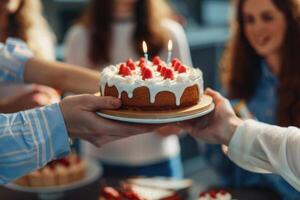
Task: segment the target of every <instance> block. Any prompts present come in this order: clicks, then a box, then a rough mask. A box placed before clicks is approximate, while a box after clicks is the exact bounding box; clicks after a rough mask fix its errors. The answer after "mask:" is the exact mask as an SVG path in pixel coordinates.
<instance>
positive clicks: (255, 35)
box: [242, 0, 287, 57]
mask: <svg viewBox="0 0 300 200" xmlns="http://www.w3.org/2000/svg"><path fill="white" fill-rule="evenodd" d="M242 9H243V10H242V13H243V22H244V33H245V35H246V38H247V39H248V41H249V43H250V44H251V46H252V47H253V48H254V49H255V51H256V53H257V54H259V55H260V56H263V57H267V56H269V55H272V54H277V53H278V52H279V50H280V49H281V47H282V45H283V41H284V38H285V33H286V29H287V24H286V19H285V16H284V15H283V13H281V12H280V11H279V10H278V9H277V7H276V6H275V5H274V4H273V3H272V0H246V1H245V3H244V5H243V8H242Z"/></svg>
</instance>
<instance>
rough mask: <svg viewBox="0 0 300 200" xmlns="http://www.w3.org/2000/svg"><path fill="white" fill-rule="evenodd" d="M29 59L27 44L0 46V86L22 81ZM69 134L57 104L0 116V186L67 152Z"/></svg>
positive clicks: (16, 41)
mask: <svg viewBox="0 0 300 200" xmlns="http://www.w3.org/2000/svg"><path fill="white" fill-rule="evenodd" d="M31 56H32V54H31V52H30V51H29V50H28V49H27V47H26V45H25V44H24V43H23V42H22V41H19V40H15V39H9V40H7V41H6V44H5V45H3V44H1V43H0V83H1V82H2V83H3V82H8V81H10V82H22V81H23V73H24V67H25V63H26V62H27V60H28V59H29V58H30V57H31ZM69 151H70V147H69V143H68V134H67V130H66V126H65V124H64V119H63V116H62V113H61V110H60V107H59V105H58V104H52V105H49V106H46V107H42V108H37V109H31V110H27V111H23V112H18V113H13V114H0V185H3V184H5V183H8V182H10V181H12V180H14V179H16V178H18V177H20V176H22V175H25V174H26V173H29V172H31V171H33V170H35V169H37V168H40V167H42V166H44V165H45V164H47V163H48V162H49V161H50V160H52V159H56V158H59V157H62V156H65V155H67V154H68V153H69Z"/></svg>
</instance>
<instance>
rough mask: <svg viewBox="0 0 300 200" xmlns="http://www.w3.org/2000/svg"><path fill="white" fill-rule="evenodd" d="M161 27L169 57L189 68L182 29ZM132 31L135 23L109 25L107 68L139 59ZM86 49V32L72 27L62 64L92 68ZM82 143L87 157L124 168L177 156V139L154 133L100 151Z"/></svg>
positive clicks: (165, 23)
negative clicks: (167, 41)
mask: <svg viewBox="0 0 300 200" xmlns="http://www.w3.org/2000/svg"><path fill="white" fill-rule="evenodd" d="M161 25H162V27H163V28H164V29H165V31H168V33H169V35H170V37H171V38H170V39H171V40H172V41H173V51H172V52H173V56H172V57H177V58H179V59H180V60H182V62H183V63H185V64H187V65H189V66H192V62H191V56H190V50H189V47H188V42H187V39H186V35H185V32H184V30H183V28H182V27H181V26H180V25H179V24H178V23H176V22H175V21H172V20H162V22H161ZM134 28H135V23H134V22H132V21H122V22H115V23H114V24H113V26H112V30H113V31H112V34H113V37H112V44H111V45H112V48H111V53H110V55H111V63H107V65H109V64H117V63H120V62H124V61H125V60H126V59H127V58H131V59H133V60H137V59H139V57H140V56H139V55H138V54H137V53H136V51H135V49H134V47H133V45H132V44H133V43H132V35H133V31H134ZM162 31H163V30H162ZM88 46H89V38H88V30H87V29H86V28H84V27H83V26H79V25H76V26H73V27H72V28H71V29H70V31H69V32H68V34H67V37H66V42H65V58H66V61H67V62H68V63H72V64H76V65H80V66H85V67H93V65H92V64H91V62H90V61H89V59H88V56H87V55H88ZM148 48H151V47H148ZM159 56H160V57H161V58H162V59H163V60H166V59H167V48H165V49H163V50H162V52H161V53H160V54H159ZM99 70H100V67H99ZM83 143H84V153H86V154H87V155H90V156H93V157H97V158H99V159H101V160H103V161H106V162H109V163H112V164H122V165H128V166H139V165H147V164H154V163H157V162H160V161H163V160H166V159H168V158H170V157H173V156H176V155H178V154H179V152H180V147H179V142H178V137H177V136H175V135H172V136H168V137H162V136H160V135H159V134H157V133H146V134H142V135H138V136H133V137H130V138H126V139H122V140H119V141H115V142H112V143H109V144H106V145H104V146H103V147H101V148H100V149H97V148H95V147H94V146H93V145H91V144H89V143H87V142H83Z"/></svg>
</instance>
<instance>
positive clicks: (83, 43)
mask: <svg viewBox="0 0 300 200" xmlns="http://www.w3.org/2000/svg"><path fill="white" fill-rule="evenodd" d="M64 56H65V61H66V62H67V63H70V64H74V65H79V66H82V67H89V65H90V64H89V62H88V34H87V31H86V29H85V28H84V27H82V26H79V25H76V26H73V27H71V29H70V30H69V31H68V33H67V36H66V38H65V42H64Z"/></svg>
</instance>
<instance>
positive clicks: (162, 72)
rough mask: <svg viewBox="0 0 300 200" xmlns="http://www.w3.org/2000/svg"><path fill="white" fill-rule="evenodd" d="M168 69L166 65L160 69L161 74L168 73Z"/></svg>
mask: <svg viewBox="0 0 300 200" xmlns="http://www.w3.org/2000/svg"><path fill="white" fill-rule="evenodd" d="M166 70H167V68H166V67H162V68H161V70H160V75H161V76H164V75H165V73H166Z"/></svg>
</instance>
